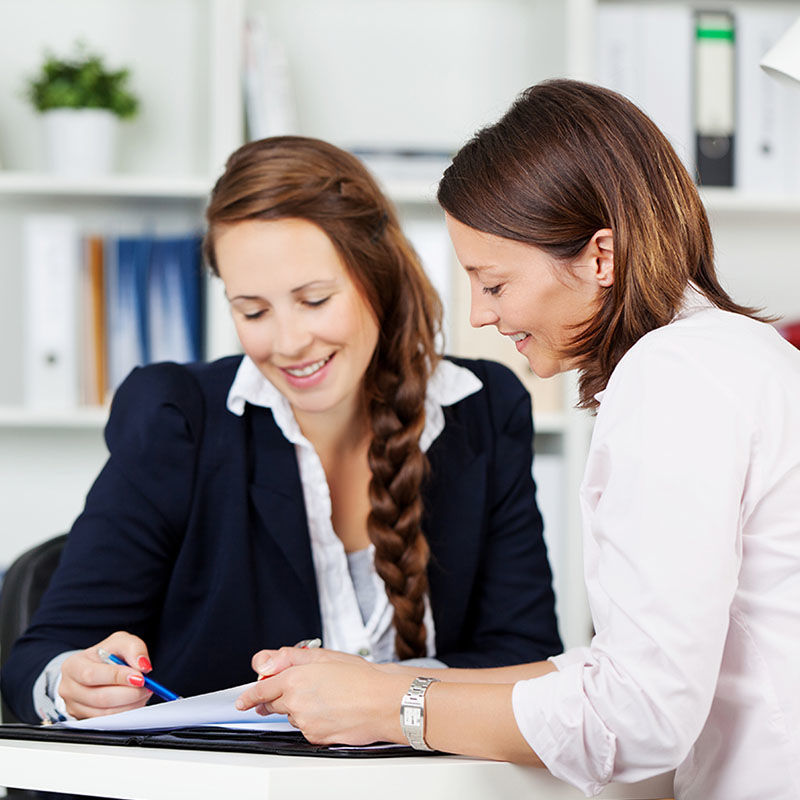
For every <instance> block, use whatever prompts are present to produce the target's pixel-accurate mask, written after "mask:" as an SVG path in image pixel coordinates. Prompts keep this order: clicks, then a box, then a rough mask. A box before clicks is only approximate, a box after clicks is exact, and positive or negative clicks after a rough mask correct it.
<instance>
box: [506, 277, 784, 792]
mask: <svg viewBox="0 0 800 800" xmlns="http://www.w3.org/2000/svg"><path fill="white" fill-rule="evenodd" d="M581 503H582V510H583V542H584V559H585V578H586V583H587V587H588V595H589V602H590V606H591V611H592V618H593V620H594V623H595V630H596V635H595V637H594V639H593V640H592V642H591V646H590V647H587V648H578V649H575V650H570V651H568V652H567V653H565V654H563V655H562V656H557V657H555V658H554V659H553V661H554V663H555V664H556V666H557V667H558V672H554V673H551V674H548V675H546V676H543V677H542V678H539V679H535V680H530V681H521V682H519V683H517V684H516V685H515V687H514V691H513V701H512V702H513V709H514V714H515V717H516V720H517V724H518V725H519V728H520V730H521V732H522V733H523V735H524V736H525V738H526V740H527V741H528V743H529V744H530V745H531V747H532V748H533V749H534V750H535V751H536V753H537V754H538V755H539V756H540V757H541V758H542V760H543V761H544V763H545V764H546V765H547V766H548V767H549V768H550V770H551V771H552V772H553V773H554V774H555V775H557V776H558V777H560V778H562V779H564V780H566V781H568V782H570V783H572V784H574V785H575V786H577V787H578V788H580V789H582V790H583V791H584V792H585V793H586V794H587V795H590V794H595V793H597V792H599V791H600V790H601V789H602V787H603V786H604V785H605V784H606V783H608V782H609V781H612V780H613V781H637V780H640V779H644V778H646V777H648V776H651V775H655V774H658V773H659V772H665V771H667V770H670V769H673V768H675V767H677V768H678V769H677V773H676V782H675V797H676V798H679V799H680V800H723V799H724V800H753V799H754V798H758V799H759V800H760V799H761V798H769V800H789V799H790V798H793V800H796V798H798V797H800V351H797V350H795V349H794V348H792V347H791V346H790V345H789V344H788V343H787V342H785V341H783V340H782V339H781V338H780V336H779V335H778V334H777V332H776V331H775V330H773V329H772V327H771V326H769V325H766V324H764V323H758V322H755V321H753V320H750V319H748V318H746V317H743V316H741V315H736V314H730V313H726V312H723V311H720V310H718V309H715V308H713V307H712V306H710V304H709V303H708V302H707V301H706V300H705V298H703V297H701V296H700V295H699V294H698V293H697V292H694V291H692V290H691V289H690V290H688V291H687V296H686V303H685V305H684V307H683V310H682V312H681V313H680V314H679V315H677V317H676V318H675V320H673V322H672V323H671V324H669V325H667V326H664V327H663V328H660V329H658V330H655V331H652V332H651V333H649V334H647V335H646V336H644V337H643V338H642V339H641V340H640V341H639V342H637V344H636V345H635V346H634V347H632V348H631V350H630V351H629V352H628V353H626V355H625V356H624V357H623V358H622V359H621V361H620V363H619V365H618V366H617V368H616V369H615V370H614V373H613V375H612V376H611V379H610V381H609V383H608V387H607V389H606V391H605V392H604V393H603V394H602V398H601V405H600V408H599V410H598V414H597V420H596V425H595V429H594V434H593V438H592V443H591V447H590V452H589V456H588V461H587V465H586V471H585V474H584V480H583V484H582V487H581Z"/></svg>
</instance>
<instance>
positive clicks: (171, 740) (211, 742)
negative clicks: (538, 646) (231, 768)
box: [0, 723, 430, 758]
mask: <svg viewBox="0 0 800 800" xmlns="http://www.w3.org/2000/svg"><path fill="white" fill-rule="evenodd" d="M0 739H25V740H29V741H30V740H34V741H39V742H69V743H72V744H110V745H121V746H126V745H127V746H132V747H166V748H173V749H178V750H219V751H228V752H234V753H270V754H273V755H282V756H325V757H329V758H387V757H395V756H411V755H413V756H419V755H430V753H428V752H427V751H421V750H414V749H413V748H411V747H409V746H407V745H389V746H386V747H376V746H374V745H367V746H365V747H353V746H350V745H321V744H312V743H311V742H309V741H308V740H307V739H306V738H305V737H304V736H303V734H302V733H300V731H252V730H251V731H246V730H234V729H232V728H223V727H211V726H200V727H194V728H170V729H167V730H135V731H92V730H85V729H77V728H59V727H55V726H53V725H26V724H24V723H5V724H2V725H0Z"/></svg>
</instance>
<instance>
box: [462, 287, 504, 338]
mask: <svg viewBox="0 0 800 800" xmlns="http://www.w3.org/2000/svg"><path fill="white" fill-rule="evenodd" d="M499 320H500V317H498V316H497V314H496V313H495V311H494V309H493V308H492V302H491V298H487V297H486V296H485V295H484V293H483V289H482V288H481V287H480V286H477V285H473V287H472V294H471V302H470V310H469V324H470V325H472V327H473V328H483V327H484V326H485V325H497V323H498V321H499Z"/></svg>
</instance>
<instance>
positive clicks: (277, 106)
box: [242, 14, 297, 140]
mask: <svg viewBox="0 0 800 800" xmlns="http://www.w3.org/2000/svg"><path fill="white" fill-rule="evenodd" d="M242 77H243V81H244V96H245V117H246V122H247V135H248V139H251V140H253V139H263V138H264V137H267V136H281V135H283V134H288V133H294V132H295V129H296V127H297V125H296V121H295V117H296V113H295V107H294V96H293V93H292V87H291V81H290V78H289V60H288V57H287V55H286V48H285V47H284V46H283V45H282V44H281V43H280V42H279V41H278V40H277V39H275V37H274V36H272V35H270V34H269V33H268V30H267V22H266V19H265V17H264V15H263V14H252V15H250V16H249V17H248V18H247V20H246V22H245V30H244V69H243V72H242Z"/></svg>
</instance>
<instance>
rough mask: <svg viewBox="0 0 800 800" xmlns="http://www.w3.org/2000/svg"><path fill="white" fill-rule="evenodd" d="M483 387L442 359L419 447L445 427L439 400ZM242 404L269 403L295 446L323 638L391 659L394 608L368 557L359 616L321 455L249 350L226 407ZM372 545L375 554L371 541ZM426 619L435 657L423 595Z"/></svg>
mask: <svg viewBox="0 0 800 800" xmlns="http://www.w3.org/2000/svg"><path fill="white" fill-rule="evenodd" d="M482 386H483V384H482V383H481V381H480V380H479V379H478V377H477V376H476V375H475V374H474V373H472V372H470V371H469V370H468V369H465V368H464V367H459V366H457V365H456V364H454V363H452V362H451V361H445V360H442V361H440V362H439V364H438V366H437V367H436V370H435V371H434V373H433V375H432V376H431V378H430V380H429V381H428V388H427V392H426V397H425V426H424V428H423V431H422V435H421V436H420V447H421V449H422V450H423V451H427V449H428V448H429V447H430V445H431V444H432V443H433V442H434V441H435V440H436V438H437V437H438V436H439V434H440V433H441V432H442V431H443V430H444V412H443V411H442V407H443V406H449V405H453V404H454V403H457V402H458V401H459V400H463V399H464V398H465V397H468V396H469V395H471V394H474V393H475V392H477V391H479V390H480V389H481V388H482ZM246 403H250V404H251V405H255V406H262V407H264V408H269V409H271V410H272V414H273V417H274V419H275V423H276V424H277V425H278V427H279V428H280V430H281V432H282V433H283V435H284V436H285V437H286V438H287V439H288V440H289V441H290V442H292V444H294V446H295V452H296V454H297V463H298V467H299V471H300V481H301V483H302V486H303V498H304V500H305V506H306V517H307V519H308V530H309V534H310V537H311V556H312V559H313V562H314V573H315V575H316V580H317V592H318V595H319V603H320V615H321V618H322V643H323V645H324V646H325V647H328V648H331V649H334V650H342V651H344V652H347V653H358V654H359V655H362V656H364V657H365V658H368V659H370V660H374V661H379V662H381V661H394V660H396V657H397V656H396V653H395V649H394V626H393V624H392V616H393V613H394V610H393V607H392V605H391V603H389V599H388V597H387V595H386V589H385V587H384V584H383V581H382V580H381V578H380V577H379V576H378V574H377V572H376V571H375V568H374V563H373V565H372V580H373V582H374V584H375V592H374V594H375V597H376V603H375V606H374V608H373V611H372V614H371V615H370V616H369V618H368V619H367V620H366V621H364V620H363V619H362V617H361V611H360V609H359V605H358V598H357V597H356V591H355V588H354V586H353V581H352V579H351V576H350V572H349V569H348V563H347V555H346V554H345V550H344V546H343V545H342V542H341V540H340V539H339V537H338V536H337V535H336V532H335V531H334V529H333V523H332V522H331V495H330V489H329V487H328V481H327V478H326V477H325V471H324V470H323V468H322V462H321V461H320V458H319V456H318V455H317V452H316V450H315V449H314V447H313V445H312V444H311V442H309V441H308V439H306V437H305V436H303V434H302V432H301V431H300V426H299V425H298V424H297V420H295V418H294V414H293V412H292V409H291V406H290V405H289V401H288V400H287V399H286V398H285V397H284V396H283V395H282V394H281V393H280V392H279V391H278V389H277V388H276V387H275V386H274V385H273V384H272V383H270V382H269V381H268V380H267V379H266V378H265V377H264V376H263V375H262V374H261V372H260V371H259V369H258V367H257V366H256V365H255V364H254V363H253V361H252V360H251V359H250V358H249V357H248V356H245V357H244V358H243V359H242V363H241V364H240V366H239V369H238V371H237V373H236V377H235V378H234V381H233V384H232V385H231V389H230V392H229V393H228V409H229V410H230V411H231V412H233V413H234V414H238V415H242V414H243V413H244V409H245V404H246ZM370 549H371V551H372V553H373V554H374V547H373V546H372V545H370ZM370 560H371V561H372V559H370ZM424 621H425V628H426V631H427V655H428V656H435V654H436V647H435V630H434V625H433V616H432V614H431V608H430V602H429V600H428V598H426V601H425V617H424ZM289 644H291V642H289Z"/></svg>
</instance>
